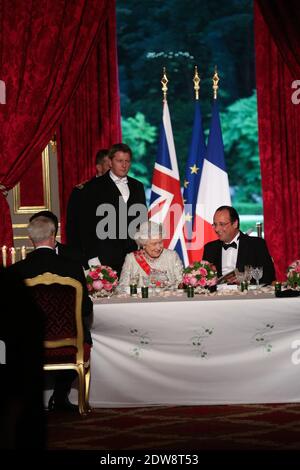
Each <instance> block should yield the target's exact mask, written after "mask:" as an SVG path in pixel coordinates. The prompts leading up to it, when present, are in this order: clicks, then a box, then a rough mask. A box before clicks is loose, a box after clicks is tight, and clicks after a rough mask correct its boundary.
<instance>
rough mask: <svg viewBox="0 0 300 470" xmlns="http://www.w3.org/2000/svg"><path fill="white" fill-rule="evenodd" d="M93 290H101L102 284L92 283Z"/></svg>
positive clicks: (98, 282)
mask: <svg viewBox="0 0 300 470" xmlns="http://www.w3.org/2000/svg"><path fill="white" fill-rule="evenodd" d="M93 288H94V289H95V290H101V289H102V288H103V283H102V282H101V281H93Z"/></svg>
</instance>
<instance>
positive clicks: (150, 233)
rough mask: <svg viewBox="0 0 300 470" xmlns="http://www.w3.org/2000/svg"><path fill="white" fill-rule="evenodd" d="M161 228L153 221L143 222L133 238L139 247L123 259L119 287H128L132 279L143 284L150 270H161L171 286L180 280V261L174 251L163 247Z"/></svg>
mask: <svg viewBox="0 0 300 470" xmlns="http://www.w3.org/2000/svg"><path fill="white" fill-rule="evenodd" d="M163 236H164V234H163V229H162V226H161V225H160V224H156V223H155V222H150V221H148V222H144V223H142V224H141V226H140V229H139V230H138V231H137V232H136V234H135V236H134V238H135V240H136V242H137V244H138V245H139V246H140V249H139V250H137V251H134V252H133V253H129V254H128V255H127V256H126V258H125V261H124V264H123V267H122V272H121V276H120V281H119V288H121V289H122V288H123V287H125V288H126V287H128V286H129V285H130V284H131V280H132V279H136V281H137V285H138V286H141V285H144V280H145V278H147V277H148V276H149V277H150V275H151V272H152V273H153V271H154V270H155V272H156V273H158V274H159V272H162V273H164V274H166V275H167V278H168V282H169V283H170V284H172V285H173V286H175V285H178V284H180V283H181V282H182V270H183V265H182V262H181V260H180V258H179V256H178V254H177V253H176V251H173V250H168V249H166V248H164V244H163Z"/></svg>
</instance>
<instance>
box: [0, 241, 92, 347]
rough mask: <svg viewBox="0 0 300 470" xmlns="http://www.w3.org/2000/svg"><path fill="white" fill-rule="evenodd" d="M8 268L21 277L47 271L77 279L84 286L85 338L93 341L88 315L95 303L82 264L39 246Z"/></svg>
mask: <svg viewBox="0 0 300 470" xmlns="http://www.w3.org/2000/svg"><path fill="white" fill-rule="evenodd" d="M7 270H9V271H10V272H12V273H15V274H16V275H18V276H19V277H20V278H21V279H27V278H32V277H35V276H38V275H39V274H43V273H45V272H50V273H53V274H58V275H59V276H68V277H72V278H73V279H77V280H78V281H79V282H80V283H81V285H82V287H83V299H82V316H83V329H84V340H85V341H86V342H88V343H91V335H90V332H89V328H88V324H89V320H90V319H89V318H88V317H89V316H90V315H91V314H92V311H93V303H92V301H91V299H90V298H89V295H88V291H87V286H86V281H85V277H84V273H83V270H82V267H81V266H80V264H76V263H74V262H72V261H70V260H69V259H67V258H64V257H63V256H61V255H57V254H56V252H55V251H54V250H51V249H49V248H38V249H37V250H33V251H31V252H30V253H28V255H27V257H26V258H25V259H24V260H22V261H19V262H18V263H15V264H13V265H11V266H10V267H9V268H7Z"/></svg>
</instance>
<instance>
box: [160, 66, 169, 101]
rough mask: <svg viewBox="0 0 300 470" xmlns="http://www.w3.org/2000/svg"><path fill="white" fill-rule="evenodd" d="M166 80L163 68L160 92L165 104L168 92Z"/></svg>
mask: <svg viewBox="0 0 300 470" xmlns="http://www.w3.org/2000/svg"><path fill="white" fill-rule="evenodd" d="M168 82H169V80H168V78H167V75H166V67H163V76H162V79H161V81H160V83H161V84H162V87H161V89H162V92H163V101H164V102H166V101H167V91H168V87H167V85H168Z"/></svg>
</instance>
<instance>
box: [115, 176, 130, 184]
mask: <svg viewBox="0 0 300 470" xmlns="http://www.w3.org/2000/svg"><path fill="white" fill-rule="evenodd" d="M115 183H116V184H121V183H126V184H127V183H128V180H127V176H124V178H119V179H117V180H116V181H115Z"/></svg>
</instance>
